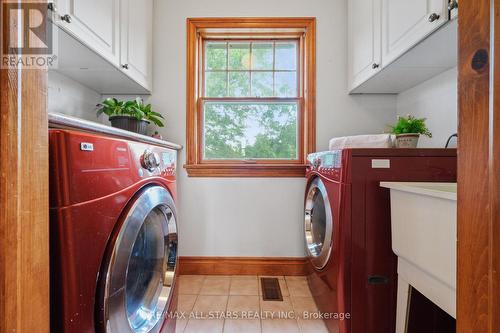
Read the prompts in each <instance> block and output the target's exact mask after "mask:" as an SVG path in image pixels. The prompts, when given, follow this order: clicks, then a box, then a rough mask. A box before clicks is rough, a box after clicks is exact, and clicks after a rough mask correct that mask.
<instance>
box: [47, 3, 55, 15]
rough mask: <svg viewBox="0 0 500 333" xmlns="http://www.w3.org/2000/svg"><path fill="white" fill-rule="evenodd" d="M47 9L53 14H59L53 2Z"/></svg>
mask: <svg viewBox="0 0 500 333" xmlns="http://www.w3.org/2000/svg"><path fill="white" fill-rule="evenodd" d="M47 8H48V9H49V10H50V11H51V12H54V13H56V12H57V7H56V4H55V3H53V2H50V3H49V4H48V5H47Z"/></svg>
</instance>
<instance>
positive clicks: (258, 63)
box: [252, 43, 273, 70]
mask: <svg viewBox="0 0 500 333" xmlns="http://www.w3.org/2000/svg"><path fill="white" fill-rule="evenodd" d="M252 69H256V70H272V69H273V44H272V43H253V44H252Z"/></svg>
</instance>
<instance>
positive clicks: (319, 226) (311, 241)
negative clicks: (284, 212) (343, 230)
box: [304, 178, 333, 269]
mask: <svg viewBox="0 0 500 333" xmlns="http://www.w3.org/2000/svg"><path fill="white" fill-rule="evenodd" d="M304 211H305V212H304V232H305V239H306V248H307V252H308V255H309V258H310V259H311V262H312V263H313V265H314V267H315V268H316V269H322V268H324V267H325V266H326V264H327V262H328V260H329V259H330V254H331V251H332V246H333V243H332V239H333V219H332V209H331V206H330V201H329V200H328V193H327V191H326V188H325V185H324V184H323V181H322V180H321V179H320V178H315V179H314V180H313V181H312V182H311V183H310V184H309V187H308V189H307V194H306V200H305V208H304Z"/></svg>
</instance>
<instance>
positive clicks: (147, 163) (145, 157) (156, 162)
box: [141, 150, 160, 171]
mask: <svg viewBox="0 0 500 333" xmlns="http://www.w3.org/2000/svg"><path fill="white" fill-rule="evenodd" d="M141 165H142V167H143V168H144V169H147V170H149V171H153V170H154V169H156V168H158V167H159V166H160V157H159V156H158V154H157V153H154V152H152V151H150V150H146V151H145V152H144V154H142V157H141Z"/></svg>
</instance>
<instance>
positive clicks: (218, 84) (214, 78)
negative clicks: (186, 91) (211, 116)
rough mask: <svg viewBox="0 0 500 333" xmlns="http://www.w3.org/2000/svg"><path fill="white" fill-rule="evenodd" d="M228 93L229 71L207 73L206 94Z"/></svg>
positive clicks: (211, 95) (212, 95)
mask: <svg viewBox="0 0 500 333" xmlns="http://www.w3.org/2000/svg"><path fill="white" fill-rule="evenodd" d="M226 95H227V72H206V73H205V96H207V97H224V96H226Z"/></svg>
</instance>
